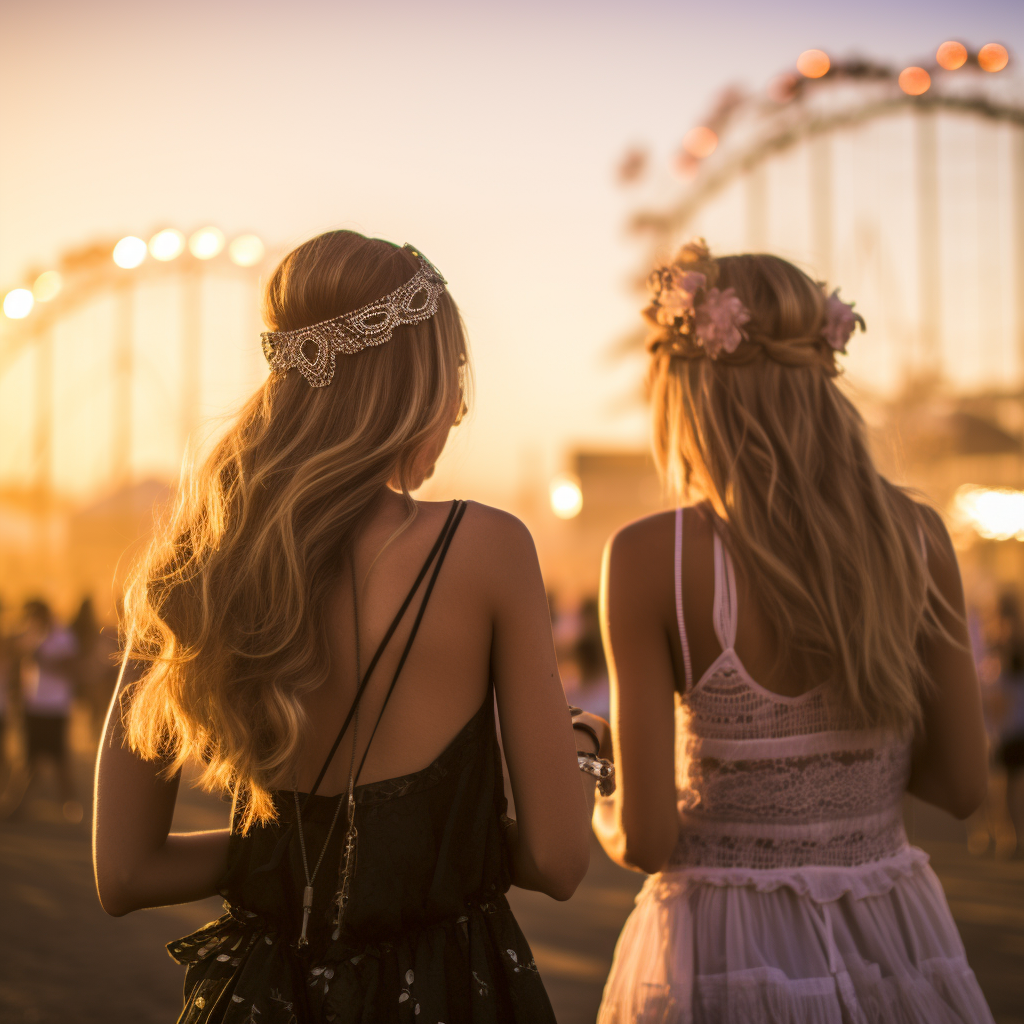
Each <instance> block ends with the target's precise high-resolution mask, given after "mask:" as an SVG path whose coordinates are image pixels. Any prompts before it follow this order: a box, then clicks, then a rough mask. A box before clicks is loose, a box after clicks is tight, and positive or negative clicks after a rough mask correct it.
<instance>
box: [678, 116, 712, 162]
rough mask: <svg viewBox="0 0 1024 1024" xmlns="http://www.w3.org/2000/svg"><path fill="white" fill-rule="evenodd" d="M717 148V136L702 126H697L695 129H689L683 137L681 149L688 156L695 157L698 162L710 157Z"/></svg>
mask: <svg viewBox="0 0 1024 1024" xmlns="http://www.w3.org/2000/svg"><path fill="white" fill-rule="evenodd" d="M717 147H718V136H717V135H716V134H715V133H714V132H713V131H712V130H711V129H710V128H706V127H705V126H704V125H698V126H697V127H696V128H691V129H690V130H689V131H688V132H687V133H686V135H684V136H683V149H685V150H686V152H687V153H689V154H690V156H693V157H696V158H697V159H698V160H703V159H705V157H709V156H711V154H712V153H714V151H715V149H716V148H717Z"/></svg>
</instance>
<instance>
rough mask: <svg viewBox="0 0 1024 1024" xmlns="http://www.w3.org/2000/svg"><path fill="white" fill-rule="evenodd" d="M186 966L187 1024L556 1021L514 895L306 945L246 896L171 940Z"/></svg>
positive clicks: (525, 1023)
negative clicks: (316, 950) (371, 933)
mask: <svg viewBox="0 0 1024 1024" xmlns="http://www.w3.org/2000/svg"><path fill="white" fill-rule="evenodd" d="M167 949H168V952H169V953H170V954H171V956H172V957H173V959H174V960H176V961H177V962H178V963H179V964H182V965H184V966H185V967H186V974H185V1006H184V1009H183V1010H182V1013H181V1016H180V1017H179V1018H178V1020H179V1024H244V1022H258V1024H318V1022H321V1021H326V1022H332V1024H357V1022H358V1024H424V1022H430V1024H435V1022H439V1021H445V1022H448V1024H456V1022H457V1024H555V1016H554V1013H553V1011H552V1009H551V1004H550V1002H549V1001H548V997H547V993H546V992H545V991H544V985H543V983H542V982H541V979H540V975H539V974H538V973H537V965H536V964H535V963H534V960H533V956H532V954H531V953H530V947H529V945H528V944H527V942H526V939H525V937H524V936H523V933H522V932H521V931H520V929H519V925H518V924H517V923H516V920H515V918H514V917H513V915H512V912H511V910H510V909H509V906H508V903H507V901H506V900H505V898H504V896H500V897H497V898H495V899H493V900H490V901H487V902H481V903H474V904H471V905H469V906H467V908H466V913H465V914H463V915H461V916H459V917H457V918H453V919H451V920H447V921H441V922H438V923H437V924H435V925H430V926H428V927H425V928H422V929H419V930H410V931H408V932H407V933H404V934H403V935H402V936H401V937H399V938H396V940H395V941H394V942H380V943H375V944H372V945H365V946H360V947H358V948H356V947H353V946H346V944H345V943H344V942H342V941H335V942H332V943H330V944H329V945H328V946H327V948H326V949H325V950H324V951H323V952H322V953H320V954H319V955H316V956H313V957H305V956H300V955H298V954H297V953H296V951H295V949H294V947H293V945H292V944H291V943H290V942H288V941H286V939H285V938H284V937H283V936H282V935H280V934H279V933H277V932H276V931H274V930H273V929H272V928H270V927H268V926H267V925H266V924H265V923H264V922H262V921H261V920H260V919H259V918H258V917H257V916H256V915H255V914H252V913H251V912H248V911H245V910H243V909H241V908H239V907H232V908H229V912H228V913H227V914H225V915H224V916H223V917H221V918H219V919H218V920H216V921H213V922H211V923H210V924H208V925H206V926H205V927H204V928H201V929H199V931H197V932H193V933H192V934H191V935H187V936H185V937H184V938H181V939H178V940H177V941H176V942H172V943H171V944H170V945H169V946H168V947H167Z"/></svg>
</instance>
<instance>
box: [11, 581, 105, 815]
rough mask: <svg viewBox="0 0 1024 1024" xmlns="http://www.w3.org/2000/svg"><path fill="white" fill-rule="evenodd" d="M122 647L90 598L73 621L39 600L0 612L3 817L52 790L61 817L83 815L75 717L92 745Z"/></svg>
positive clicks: (103, 713) (84, 601) (20, 812)
mask: <svg viewBox="0 0 1024 1024" xmlns="http://www.w3.org/2000/svg"><path fill="white" fill-rule="evenodd" d="M8 618H11V619H13V621H12V622H10V623H8V622H7V621H6V620H7V619H8ZM117 650H118V644H117V629H116V627H109V626H102V625H101V624H100V623H99V621H98V620H97V617H96V614H95V611H94V609H93V604H92V601H91V600H90V599H89V598H85V599H84V600H83V601H82V603H81V605H80V606H79V608H78V611H77V613H76V614H75V616H74V617H73V618H72V619H71V621H70V622H68V623H67V624H64V623H62V622H60V621H59V620H58V618H57V617H56V616H55V614H54V612H53V610H52V609H51V607H50V605H49V604H48V603H47V602H46V601H44V600H43V599H41V598H32V599H30V600H28V601H26V602H25V603H24V605H23V606H22V607H21V608H20V610H16V611H15V612H14V614H13V615H12V616H3V615H0V819H2V818H17V817H19V816H21V815H23V814H25V813H26V808H27V807H28V806H29V804H30V802H31V801H32V800H34V799H35V798H36V797H38V796H41V795H42V794H44V793H46V791H47V790H49V798H50V800H51V801H52V800H53V794H56V797H57V804H58V806H59V807H60V815H61V817H63V818H64V819H65V820H67V821H70V822H79V821H81V820H82V816H83V813H84V811H83V806H82V798H81V797H82V795H81V794H80V793H79V792H78V791H77V787H76V784H75V777H74V772H73V770H72V768H73V766H72V759H71V753H72V752H71V749H70V736H69V732H70V727H71V723H72V717H73V715H74V719H75V723H76V725H77V727H78V729H79V730H80V731H81V732H84V734H85V735H84V739H85V742H86V744H87V745H88V746H90V747H92V746H93V745H94V744H95V742H96V739H97V737H98V735H99V730H100V729H101V728H102V723H103V718H104V716H105V714H106V709H107V706H108V704H109V703H110V698H111V696H112V694H113V692H114V687H115V686H116V684H117Z"/></svg>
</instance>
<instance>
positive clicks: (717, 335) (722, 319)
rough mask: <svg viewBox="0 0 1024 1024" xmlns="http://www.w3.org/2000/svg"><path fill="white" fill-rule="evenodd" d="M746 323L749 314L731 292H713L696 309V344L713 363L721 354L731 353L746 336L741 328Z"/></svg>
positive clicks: (715, 290)
mask: <svg viewBox="0 0 1024 1024" xmlns="http://www.w3.org/2000/svg"><path fill="white" fill-rule="evenodd" d="M749 319H750V313H748V312H747V307H746V306H744V305H743V303H742V302H741V301H740V299H739V296H738V295H737V294H736V290H735V289H734V288H726V289H725V291H719V290H718V289H717V288H712V289H711V291H709V292H708V294H707V298H706V299H705V300H704V301H703V302H702V303H701V304H700V306H699V307H698V308H697V326H696V332H695V333H696V335H697V341H698V343H699V344H701V345H703V346H704V350H705V351H706V352H707V354H708V355H709V356H710V357H711V358H712V359H716V358H717V357H718V356H719V354H720V353H722V352H723V351H725V352H729V353H733V352H735V351H736V349H737V348H739V344H740V342H741V341H742V340H743V339H744V338H745V337H746V336H747V333H746V331H744V330H743V325H744V324H745V323H746V322H747V321H748V320H749Z"/></svg>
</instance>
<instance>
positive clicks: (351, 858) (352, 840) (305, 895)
mask: <svg viewBox="0 0 1024 1024" xmlns="http://www.w3.org/2000/svg"><path fill="white" fill-rule="evenodd" d="M350 565H351V567H352V598H353V608H354V607H355V604H354V602H355V599H356V569H355V564H354V562H351V561H350ZM360 672H361V669H360V664H359V615H358V612H356V692H357V693H358V691H359V676H360ZM358 734H359V702H358V699H357V701H356V706H355V711H354V713H353V715H352V758H351V760H350V762H349V767H348V792H347V794H346V793H342V794H341V796H340V797H339V798H338V806H337V807H335V809H334V817H333V818H332V819H331V827H330V828H329V829H328V830H327V838H326V839H325V840H324V845H323V849H322V850H321V851H320V856H319V857H318V858H317V862H316V864H315V866H314V867H313V871H312V873H311V872H310V870H309V860H308V858H307V857H306V837H305V835H304V834H303V831H302V808H301V807H300V806H299V793H298V788H299V787H298V782H296V784H295V789H294V796H295V824H296V826H297V828H298V833H299V850H300V851H301V852H302V872H303V874H304V875H305V878H306V887H305V888H304V889H303V890H302V931H301V932H300V933H299V941H298V948H299V949H302V947H303V946H308V945H309V939H307V938H306V929H307V926H308V925H309V915H310V913H311V912H312V910H313V880H314V879H315V878H316V873H317V872H318V871H319V870H320V865H321V864H322V863H323V859H324V854H325V853H327V847H328V846H329V845H330V842H331V836H332V835H334V826H335V825H337V824H338V816H339V815H340V814H341V807H342V804H344V803H345V802H346V800H345V797H346V796H347V797H348V801H347V802H348V830H347V832H346V833H345V852H344V858H345V864H346V872H348V864H349V862H351V864H352V868H353V869H354V868H355V844H356V836H357V833H356V826H355V800H354V799H353V794H354V790H355V785H354V784H355V774H354V773H355V765H356V737H357V736H358ZM344 881H345V903H346V904H347V903H348V879H347V877H346V878H345V879H344ZM340 896H341V892H340V891H339V893H338V894H337V895H336V896H335V900H336V901H337V900H338V899H339V897H340ZM341 909H342V910H343V909H344V908H343V907H342V908H341ZM340 923H341V911H340V910H339V913H338V915H337V917H336V919H335V925H338V926H340ZM338 934H339V928H338V927H336V928H335V931H334V938H337V937H338Z"/></svg>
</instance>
